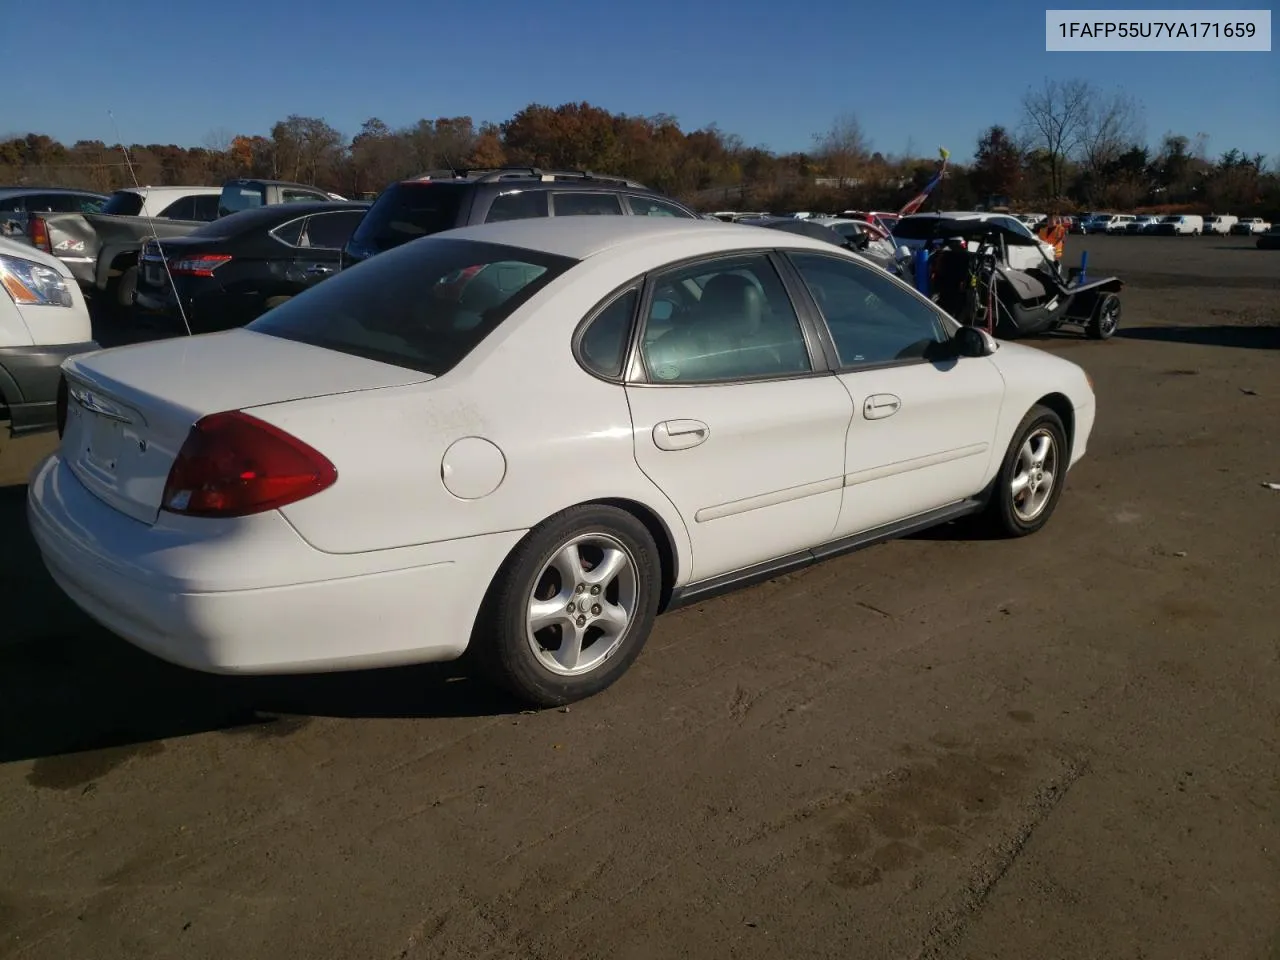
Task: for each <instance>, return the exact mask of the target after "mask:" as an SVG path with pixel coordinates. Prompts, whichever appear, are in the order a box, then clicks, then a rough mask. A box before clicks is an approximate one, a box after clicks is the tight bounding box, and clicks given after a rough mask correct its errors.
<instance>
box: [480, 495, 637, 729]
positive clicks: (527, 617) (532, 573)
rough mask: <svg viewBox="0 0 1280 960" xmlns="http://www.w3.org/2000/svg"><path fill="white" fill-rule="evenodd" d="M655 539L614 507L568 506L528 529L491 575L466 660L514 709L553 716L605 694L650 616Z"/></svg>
mask: <svg viewBox="0 0 1280 960" xmlns="http://www.w3.org/2000/svg"><path fill="white" fill-rule="evenodd" d="M661 592H662V567H661V562H660V560H659V555H658V548H657V545H656V544H655V543H654V540H653V536H652V534H650V532H649V530H648V528H647V527H645V525H644V524H643V523H641V522H640V521H639V520H638V519H637V518H636V517H634V516H632V515H631V514H630V513H627V512H626V511H624V510H619V509H618V508H616V507H609V506H604V505H600V504H588V505H585V506H580V507H571V508H570V509H568V510H565V511H562V512H561V513H558V514H556V515H555V516H553V517H550V518H549V519H547V520H545V521H543V522H542V523H540V524H539V525H538V526H536V527H534V528H533V529H532V530H531V531H529V533H528V534H526V535H525V537H524V539H523V540H521V541H520V543H519V544H517V546H516V548H515V549H514V550H513V551H512V552H511V554H510V556H508V557H507V560H506V562H505V563H504V564H503V565H502V568H501V569H500V570H499V571H498V574H497V576H496V577H495V578H494V581H493V583H492V585H491V586H490V588H489V592H488V594H487V595H486V596H485V599H484V602H483V604H482V605H481V609H480V612H479V615H478V616H477V618H476V626H475V630H474V631H473V633H472V636H471V642H470V645H469V647H468V651H467V652H468V658H469V659H470V660H471V661H472V662H473V663H474V664H475V665H476V667H477V668H478V669H479V670H480V672H481V673H483V674H484V675H485V676H486V677H487V678H488V679H489V680H490V681H492V682H493V683H494V684H496V685H497V686H500V687H502V688H504V689H506V690H508V691H510V692H511V693H513V694H514V695H515V696H517V697H519V698H520V699H521V700H523V701H525V702H527V703H529V704H532V705H534V706H538V707H552V706H558V705H560V704H565V703H571V702H573V701H576V700H581V699H584V698H586V697H590V696H593V695H594V694H596V693H599V692H601V691H602V690H604V689H605V688H607V687H609V686H611V685H612V684H613V683H614V682H615V681H616V680H618V678H619V677H621V676H622V675H623V674H624V673H625V672H626V671H627V669H628V668H629V667H630V666H631V664H632V662H634V660H635V659H636V657H638V656H639V655H640V651H641V649H642V648H643V647H644V644H645V641H646V640H648V638H649V633H650V631H651V630H652V629H653V621H654V618H655V617H656V616H657V612H658V602H659V598H660V595H661Z"/></svg>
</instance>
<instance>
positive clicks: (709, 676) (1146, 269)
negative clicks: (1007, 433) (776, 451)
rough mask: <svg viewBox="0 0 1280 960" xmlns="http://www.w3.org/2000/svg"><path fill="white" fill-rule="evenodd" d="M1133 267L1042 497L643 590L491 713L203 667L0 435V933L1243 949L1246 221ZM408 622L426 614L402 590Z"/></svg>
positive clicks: (1262, 583)
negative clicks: (608, 643)
mask: <svg viewBox="0 0 1280 960" xmlns="http://www.w3.org/2000/svg"><path fill="white" fill-rule="evenodd" d="M1082 247H1088V249H1089V252H1090V268H1091V272H1095V273H1096V272H1098V271H1102V270H1106V271H1113V272H1115V273H1118V274H1120V275H1122V276H1124V277H1126V278H1127V279H1128V280H1129V281H1130V284H1131V285H1130V287H1129V288H1128V289H1127V290H1126V292H1125V295H1124V302H1125V311H1126V312H1125V317H1124V321H1123V322H1124V324H1125V326H1124V328H1123V329H1122V331H1121V334H1120V335H1119V336H1117V337H1116V338H1115V339H1114V340H1112V341H1110V342H1108V343H1102V344H1099V343H1092V342H1086V341H1083V340H1080V339H1077V338H1075V337H1074V336H1068V337H1062V338H1055V339H1052V340H1046V341H1042V342H1041V343H1040V345H1041V346H1043V347H1044V349H1047V350H1050V351H1052V352H1055V353H1060V354H1061V355H1063V356H1066V357H1069V358H1071V359H1072V360H1075V361H1076V362H1078V363H1081V364H1082V365H1084V366H1085V367H1086V368H1087V369H1088V370H1089V371H1090V373H1091V374H1092V375H1093V377H1094V379H1095V381H1096V384H1097V391H1098V395H1099V401H1100V412H1099V420H1098V424H1097V428H1096V430H1095V433H1094V439H1093V442H1092V444H1091V447H1090V452H1089V456H1088V457H1087V458H1086V460H1085V461H1084V462H1083V463H1082V464H1081V465H1080V466H1079V468H1078V469H1077V470H1076V471H1074V472H1073V473H1072V475H1071V478H1070V482H1069V484H1068V488H1067V491H1066V495H1065V496H1064V498H1063V501H1062V503H1061V506H1060V508H1059V512H1058V514H1057V516H1056V517H1055V518H1054V520H1053V522H1052V523H1051V524H1050V525H1049V526H1048V527H1047V528H1046V529H1045V530H1044V531H1043V532H1042V533H1041V534H1040V535H1038V536H1035V537H1032V538H1029V539H1027V540H1025V541H1019V542H971V541H966V540H963V539H960V538H958V537H957V536H956V535H954V534H952V533H950V532H948V531H942V532H938V533H935V534H930V535H927V536H921V537H916V538H913V539H910V540H906V541H901V542H897V543H893V544H888V545H885V546H882V547H876V548H873V549H870V550H867V551H863V552H861V553H858V554H854V555H852V556H849V557H846V558H843V559H839V560H835V561H832V562H829V563H827V564H825V565H822V566H819V567H816V568H811V569H809V570H808V571H805V572H803V573H801V574H798V575H794V576H788V577H785V578H783V579H780V580H777V581H774V582H771V583H769V584H766V585H763V586H760V587H756V588H753V589H749V590H746V591H744V592H741V593H738V594H735V595H732V596H729V597H725V598H722V599H718V600H715V601H711V602H708V603H706V604H703V605H702V606H698V607H694V608H691V609H687V610H684V611H681V612H678V613H673V614H671V615H669V616H667V617H664V618H662V619H661V620H660V621H659V623H658V626H657V630H656V632H655V634H654V636H653V638H652V640H651V641H650V643H649V645H648V647H647V648H646V650H645V652H644V654H643V655H642V656H641V658H640V660H639V661H638V662H637V664H636V666H635V667H634V668H633V669H632V671H631V672H630V674H629V675H628V676H627V677H625V678H624V679H623V680H622V682H620V683H619V684H618V685H617V686H616V687H615V688H613V689H612V690H610V691H608V692H606V693H605V694H603V695H601V696H599V697H597V698H595V699H594V700H591V701H589V702H585V703H581V704H577V705H574V706H573V707H572V708H571V709H570V710H552V711H548V712H543V713H536V714H533V713H528V714H526V713H520V712H519V711H518V710H515V709H513V708H512V706H511V705H510V704H509V703H508V702H506V701H504V700H502V699H501V698H498V697H497V696H495V695H494V694H493V693H491V692H490V691H488V690H487V689H485V688H483V687H481V686H480V685H479V684H478V683H477V682H475V681H472V680H469V679H467V678H466V677H465V676H462V675H461V674H459V673H457V672H456V671H454V670H451V669H447V668H446V669H438V668H415V669H410V670H400V671H395V672H389V673H381V674H379V673H368V674H360V675H348V676H328V677H312V678H285V679H270V680H247V681H242V680H227V679H219V678H213V677H206V676H201V675H197V674H192V673H188V672H185V671H182V670H179V669H176V668H172V667H168V666H166V665H164V664H162V663H160V662H158V661H156V660H154V659H152V658H150V657H148V656H147V655H145V654H142V653H140V652H137V651H135V650H134V649H133V648H131V647H129V646H127V645H126V644H125V643H123V642H121V641H119V640H117V639H115V638H113V637H111V636H110V635H109V634H108V633H106V632H105V631H103V630H101V629H100V628H97V627H95V626H93V625H92V624H91V623H89V622H88V621H87V620H86V619H85V618H84V617H83V616H82V615H80V614H79V613H78V612H77V611H76V610H74V609H73V608H72V607H71V606H70V604H69V603H68V602H67V601H65V600H63V599H62V597H61V596H60V595H59V593H58V591H57V590H56V589H55V588H54V587H53V586H52V584H51V583H50V581H49V580H48V578H47V577H46V575H45V573H44V572H43V570H42V568H41V567H40V564H39V560H38V558H37V556H36V554H35V551H34V548H33V547H32V545H31V543H30V541H29V539H28V536H27V533H26V527H25V522H24V518H23V497H24V488H23V487H22V486H21V482H22V478H23V477H24V476H25V474H26V471H27V469H28V468H29V467H30V465H31V463H33V462H34V459H35V458H36V457H37V456H38V455H39V454H41V453H42V452H43V451H44V450H45V449H47V448H48V446H49V441H48V439H47V438H38V439H35V440H28V441H24V442H23V443H21V444H14V445H11V446H10V448H9V450H8V451H7V453H6V454H5V460H4V463H3V465H0V470H2V471H7V472H6V473H5V479H6V480H8V481H10V485H8V486H5V487H4V488H3V489H0V611H3V613H2V614H0V957H5V958H15V960H16V958H23V960H28V958H30V960H35V958H50V960H69V958H77V957H92V958H94V960H115V958H122V960H123V958H128V960H142V958H151V957H156V958H159V957H166V958H167V957H175V956H181V957H183V958H184V960H203V958H209V960H225V958H226V957H228V956H235V957H237V958H238V960H284V958H293V957H298V958H321V957H323V958H352V960H355V958H365V957H369V958H387V960H417V958H430V960H454V958H458V960H464V958H465V960H483V958H506V957H512V958H522V960H526V958H527V960H538V958H547V960H550V958H556V960H562V958H597V957H598V958H608V960H640V958H646V960H647V958H660V960H667V958H677V957H699V958H701V957H717V958H720V957H724V958H761V960H763V958H778V960H796V958H802V957H803V958H811V957H812V958H827V957H829V958H840V960H849V958H857V960H879V958H886V960H888V958H892V960H903V958H955V960H1029V958H1035V960H1056V958H1062V960H1068V958H1069V960H1083V958H1107V960H1131V958H1132V960H1137V958H1175V957H1176V958H1180V960H1192V958H1232V960H1251V958H1258V960H1277V958H1280V590H1277V582H1276V576H1277V572H1278V571H1280V562H1278V559H1277V558H1278V547H1280V491H1276V490H1271V489H1268V488H1267V487H1266V486H1265V485H1264V482H1266V481H1275V482H1280V442H1278V441H1277V432H1276V424H1277V423H1280V253H1277V252H1271V251H1258V250H1255V249H1253V247H1252V243H1251V241H1248V240H1234V239H1233V240H1221V239H1217V240H1215V239H1192V238H1141V237H1137V238H1129V237H1118V238H1108V237H1089V238H1077V237H1073V238H1072V240H1071V244H1070V246H1069V248H1068V258H1069V260H1070V261H1071V262H1075V260H1076V258H1077V256H1078V251H1079V250H1080V249H1081V248H1082ZM429 626H430V625H429V624H428V625H425V628H428V629H429Z"/></svg>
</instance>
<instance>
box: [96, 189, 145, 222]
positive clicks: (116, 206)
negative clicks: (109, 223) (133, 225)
mask: <svg viewBox="0 0 1280 960" xmlns="http://www.w3.org/2000/svg"><path fill="white" fill-rule="evenodd" d="M100 212H102V213H110V214H114V215H115V216H117V217H136V216H137V215H138V214H140V213H141V212H142V194H140V193H134V192H133V191H132V190H117V191H116V192H115V193H113V194H112V195H111V196H110V197H109V198H108V199H107V202H106V203H104V204H103V205H102V210H101V211H100Z"/></svg>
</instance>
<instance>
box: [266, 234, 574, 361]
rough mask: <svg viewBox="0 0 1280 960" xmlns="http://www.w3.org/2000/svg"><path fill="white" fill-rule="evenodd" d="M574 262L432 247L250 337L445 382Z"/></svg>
mask: <svg viewBox="0 0 1280 960" xmlns="http://www.w3.org/2000/svg"><path fill="white" fill-rule="evenodd" d="M577 262H578V261H577V260H573V259H571V258H569V257H561V256H555V255H553V254H547V253H540V252H538V251H535V250H525V249H522V248H518V247H508V246H504V245H501V244H494V243H476V242H474V241H467V240H445V239H439V240H433V241H429V242H426V243H422V244H414V245H413V246H412V247H403V248H402V249H400V250H397V251H395V252H394V253H390V254H387V255H386V256H382V257H373V258H372V259H370V260H368V261H367V262H365V263H363V264H361V265H360V266H359V268H356V269H349V270H345V271H343V272H342V273H339V274H338V275H337V276H335V277H333V278H332V279H330V280H326V281H325V282H324V283H322V284H319V285H318V286H315V287H312V288H311V289H310V290H307V291H306V292H304V293H302V294H299V295H298V296H296V297H294V298H293V299H292V300H289V301H288V302H286V303H283V304H281V305H280V306H278V307H276V308H274V309H273V310H270V311H268V312H267V313H265V314H263V315H262V316H261V317H259V318H258V319H257V320H255V321H253V322H252V323H251V324H249V329H250V330H255V331H257V332H258V333H265V334H270V335H271V336H274V337H282V338H284V339H286V340H294V341H297V342H299V343H309V344H312V345H313V346H317V347H325V348H327V349H329V350H337V351H339V352H342V353H348V354H352V355H354V356H358V357H365V358H366V359H369V360H377V361H380V362H382V363H391V364H395V365H396V366H400V367H408V368H409V369H411V370H420V371H422V372H423V373H429V374H432V375H434V376H441V375H442V374H444V373H446V372H448V371H449V370H450V369H452V368H453V367H454V366H456V365H457V364H458V363H459V362H461V360H462V359H463V358H464V357H465V356H466V355H467V354H469V353H470V352H471V351H472V350H474V349H475V348H476V346H477V345H478V344H479V343H480V342H481V341H482V340H484V338H485V337H487V336H488V335H489V334H490V333H492V332H493V331H494V330H495V329H497V327H498V326H499V325H500V324H501V323H502V322H503V321H504V320H505V319H506V318H507V317H509V316H510V315H511V314H512V313H514V312H515V310H516V309H517V308H518V307H519V306H520V305H521V304H523V303H524V302H525V301H526V300H528V299H529V298H530V297H532V296H533V295H534V294H535V293H537V292H538V291H539V290H541V289H542V288H543V287H545V286H546V285H547V284H548V283H550V282H551V281H552V280H554V279H556V278H557V277H559V276H560V275H561V274H563V273H564V272H565V271H567V270H569V269H570V268H571V267H573V266H574V265H575V264H576V263H577Z"/></svg>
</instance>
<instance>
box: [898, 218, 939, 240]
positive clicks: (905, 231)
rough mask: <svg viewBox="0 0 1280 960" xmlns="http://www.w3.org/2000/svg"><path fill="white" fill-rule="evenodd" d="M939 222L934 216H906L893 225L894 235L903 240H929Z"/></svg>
mask: <svg viewBox="0 0 1280 960" xmlns="http://www.w3.org/2000/svg"><path fill="white" fill-rule="evenodd" d="M937 222H938V221H937V220H936V219H934V218H933V217H920V218H915V217H906V218H904V219H902V220H899V221H898V222H897V223H895V224H894V225H893V235H894V236H895V237H898V238H899V239H902V240H928V239H929V238H930V237H932V236H933V231H934V227H935V225H936V224H937Z"/></svg>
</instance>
